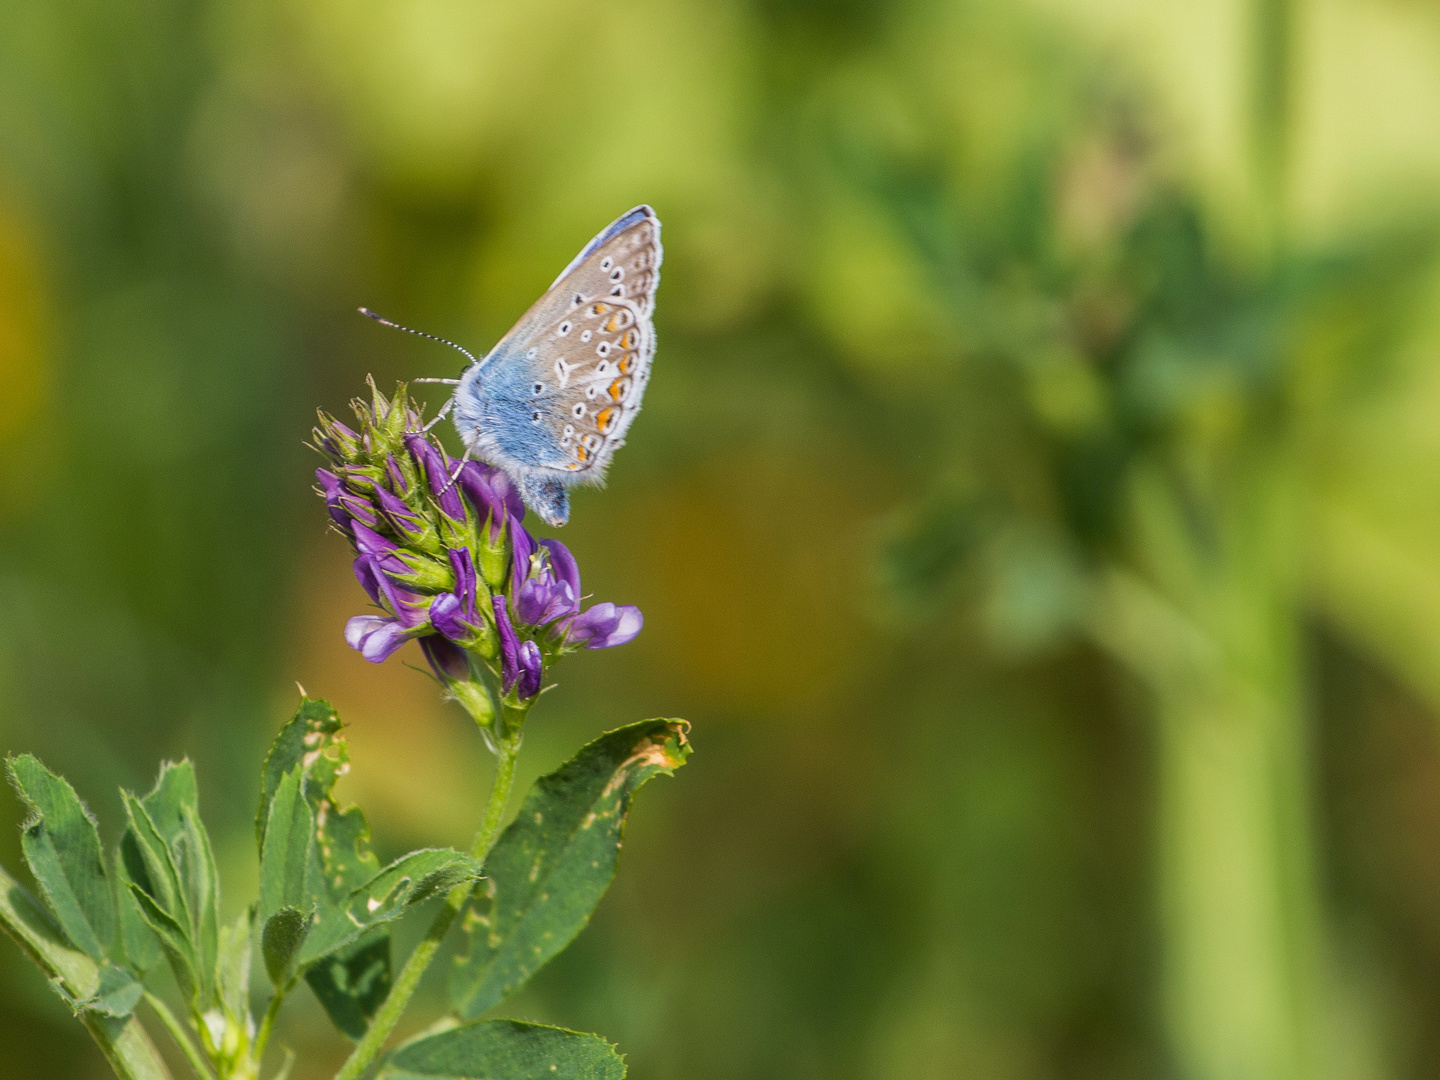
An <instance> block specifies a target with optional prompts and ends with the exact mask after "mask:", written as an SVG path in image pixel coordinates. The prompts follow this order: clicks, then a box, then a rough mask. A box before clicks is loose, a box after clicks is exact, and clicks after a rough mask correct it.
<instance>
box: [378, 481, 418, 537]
mask: <svg viewBox="0 0 1440 1080" xmlns="http://www.w3.org/2000/svg"><path fill="white" fill-rule="evenodd" d="M375 501H376V502H378V503H379V504H380V509H381V511H382V512H384V514H385V518H386V520H387V521H389V522H390V524H391V525H392V526H393V527H394V529H395V531H396V532H398V533H399V534H400V535H401V536H403V537H405V538H407V539H410V538H414V537H421V536H424V535H425V534H426V532H427V530H429V528H430V523H429V522H428V521H426V520H425V519H424V518H422V517H420V515H419V514H417V513H415V511H414V510H412V509H410V507H409V506H408V505H406V503H405V501H404V500H403V499H400V498H397V497H396V496H394V495H392V494H391V493H390V492H388V491H386V490H385V489H384V488H383V487H381V486H380V485H379V484H377V485H375Z"/></svg>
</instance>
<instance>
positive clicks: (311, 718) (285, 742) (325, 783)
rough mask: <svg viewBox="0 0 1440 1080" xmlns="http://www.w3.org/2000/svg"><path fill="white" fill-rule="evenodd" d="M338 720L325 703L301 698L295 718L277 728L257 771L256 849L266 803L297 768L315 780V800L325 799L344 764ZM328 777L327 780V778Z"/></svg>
mask: <svg viewBox="0 0 1440 1080" xmlns="http://www.w3.org/2000/svg"><path fill="white" fill-rule="evenodd" d="M341 726H342V725H341V723H340V717H339V716H337V715H336V714H335V710H334V708H333V707H331V705H330V703H329V702H328V701H324V700H322V699H320V698H309V697H307V698H301V699H300V707H299V708H298V709H297V710H296V711H295V715H294V716H293V717H291V718H290V720H289V721H288V722H287V723H286V724H285V726H284V727H283V728H281V729H280V734H278V735H276V736H275V741H274V742H273V743H271V744H270V750H269V752H268V753H267V754H266V755H265V764H264V765H263V766H262V767H261V770H260V809H259V811H258V812H257V813H256V815H255V841H256V846H257V847H261V848H263V847H264V846H265V827H266V825H267V824H268V822H269V820H270V801H271V800H272V799H273V798H274V797H275V792H276V791H277V790H278V789H279V787H280V782H281V781H282V780H283V779H284V778H285V776H286V774H288V773H290V772H291V771H292V770H294V769H295V768H296V767H297V766H304V767H306V771H307V772H309V773H311V774H312V775H313V776H314V777H315V780H316V783H315V784H314V791H315V794H316V797H328V796H329V794H330V788H331V786H332V785H333V784H334V782H335V778H336V777H337V776H338V775H340V774H341V773H342V772H343V771H344V767H345V765H346V764H347V763H348V755H347V753H346V750H345V740H344V739H341V738H338V735H339V732H340V728H341ZM327 774H328V777H327Z"/></svg>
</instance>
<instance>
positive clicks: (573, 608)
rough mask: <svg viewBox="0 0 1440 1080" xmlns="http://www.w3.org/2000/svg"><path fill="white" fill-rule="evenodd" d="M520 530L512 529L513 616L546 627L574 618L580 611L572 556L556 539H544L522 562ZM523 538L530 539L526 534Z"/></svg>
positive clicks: (578, 576)
mask: <svg viewBox="0 0 1440 1080" xmlns="http://www.w3.org/2000/svg"><path fill="white" fill-rule="evenodd" d="M523 531H524V530H519V529H517V530H516V542H515V558H514V563H513V566H512V576H511V585H510V588H511V595H512V596H514V598H515V614H516V616H517V617H518V618H519V620H520V621H521V622H522V623H525V624H526V625H527V626H547V625H549V624H550V623H552V622H554V621H555V620H556V619H561V618H564V617H565V616H566V615H574V614H575V613H576V612H577V611H579V610H580V568H579V567H578V566H576V565H575V556H573V555H571V554H570V549H569V548H567V547H566V546H565V545H564V544H562V543H561V542H560V541H559V540H548V539H547V540H541V541H540V545H539V547H538V548H532V550H531V551H529V552H526V553H524V555H523V561H522V551H521V544H520V536H519V534H520V533H521V532H523ZM525 538H526V539H527V540H530V536H529V534H528V533H526V534H525ZM530 543H531V545H533V544H534V541H533V540H530Z"/></svg>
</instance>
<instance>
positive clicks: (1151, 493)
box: [1091, 454, 1323, 1080]
mask: <svg viewBox="0 0 1440 1080" xmlns="http://www.w3.org/2000/svg"><path fill="white" fill-rule="evenodd" d="M1277 457H1280V458H1283V455H1272V456H1270V458H1269V460H1268V461H1266V456H1265V455H1263V454H1260V455H1257V460H1256V463H1255V465H1254V466H1252V467H1250V468H1247V469H1245V470H1244V471H1243V475H1242V476H1240V477H1237V478H1232V483H1231V484H1229V485H1227V487H1226V490H1225V492H1224V495H1223V496H1221V497H1220V498H1218V499H1217V500H1216V504H1215V505H1212V506H1211V507H1209V509H1210V510H1211V511H1212V512H1214V513H1215V521H1216V523H1217V526H1218V528H1217V533H1216V535H1215V536H1213V537H1209V538H1203V537H1202V536H1201V535H1199V534H1198V533H1197V530H1196V529H1195V528H1194V527H1193V525H1192V524H1191V519H1189V518H1187V515H1185V514H1184V513H1182V512H1181V508H1180V498H1179V496H1178V494H1177V492H1176V491H1175V489H1174V487H1173V486H1172V484H1171V483H1170V482H1167V480H1165V479H1163V478H1161V477H1160V476H1159V475H1158V473H1155V474H1151V475H1149V476H1142V477H1141V478H1140V482H1139V483H1138V484H1137V486H1136V490H1135V504H1134V505H1135V509H1136V516H1137V521H1138V522H1139V529H1138V532H1139V541H1140V544H1139V547H1140V559H1141V561H1142V562H1143V563H1144V564H1145V566H1144V570H1143V577H1142V576H1141V574H1136V573H1132V572H1130V571H1126V570H1113V571H1111V572H1110V573H1109V574H1108V576H1107V577H1106V578H1105V579H1104V580H1103V581H1102V583H1101V585H1100V588H1099V592H1098V595H1097V597H1096V603H1095V605H1094V607H1093V611H1092V618H1093V622H1092V624H1091V630H1092V633H1093V635H1094V637H1095V638H1096V639H1097V640H1098V641H1099V642H1100V643H1101V644H1102V645H1103V646H1104V647H1105V648H1106V649H1107V650H1108V651H1109V652H1111V653H1112V654H1113V655H1115V656H1116V657H1117V658H1119V659H1120V660H1121V661H1122V662H1123V663H1124V664H1125V665H1126V666H1127V667H1129V668H1130V669H1131V670H1132V671H1133V672H1134V673H1135V674H1136V675H1138V676H1139V677H1140V679H1141V680H1142V681H1143V682H1144V683H1145V684H1146V685H1147V686H1148V687H1149V689H1150V690H1151V692H1152V694H1153V698H1154V703H1155V708H1156V712H1157V717H1158V723H1159V740H1158V754H1159V761H1158V770H1157V772H1158V781H1159V788H1160V794H1159V810H1158V835H1157V842H1158V854H1157V863H1158V871H1159V877H1160V883H1159V895H1160V902H1161V919H1162V925H1163V931H1164V949H1165V954H1164V959H1163V963H1164V984H1165V985H1164V1004H1165V1011H1166V1021H1167V1027H1168V1031H1169V1036H1170V1041H1171V1046H1172V1048H1173V1051H1174V1053H1175V1055H1176V1058H1177V1063H1178V1065H1179V1069H1178V1072H1179V1075H1181V1076H1182V1077H1186V1078H1188V1080H1302V1078H1310V1077H1314V1076H1316V1075H1317V1069H1318V1068H1319V1065H1320V1055H1319V1054H1318V1042H1317V1040H1318V1036H1319V1033H1320V1028H1319V1010H1320V1008H1321V1006H1322V1004H1323V1000H1322V994H1321V992H1320V985H1321V983H1320V977H1321V956H1320V948H1319V943H1320V942H1321V940H1322V937H1321V927H1320V916H1319V901H1318V896H1317V883H1316V874H1315V865H1314V851H1313V844H1312V828H1311V807H1312V803H1313V800H1312V793H1311V789H1310V779H1309V778H1310V767H1309V764H1310V763H1309V747H1308V736H1307V724H1306V715H1305V707H1304V702H1303V700H1302V679H1301V656H1300V650H1299V643H1298V633H1299V619H1300V614H1299V612H1300V604H1299V597H1298V591H1299V585H1298V576H1299V571H1298V565H1299V561H1300V560H1299V558H1298V556H1297V552H1298V550H1299V547H1300V544H1299V543H1298V541H1299V539H1300V538H1301V537H1302V536H1303V534H1304V530H1303V528H1302V527H1301V523H1302V520H1303V510H1302V506H1301V498H1300V492H1301V489H1300V485H1299V483H1298V482H1297V480H1296V478H1295V473H1294V470H1293V469H1292V468H1289V467H1287V466H1286V465H1285V464H1283V463H1282V462H1281V461H1279V460H1277Z"/></svg>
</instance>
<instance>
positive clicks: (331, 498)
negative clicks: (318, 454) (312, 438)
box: [315, 469, 350, 536]
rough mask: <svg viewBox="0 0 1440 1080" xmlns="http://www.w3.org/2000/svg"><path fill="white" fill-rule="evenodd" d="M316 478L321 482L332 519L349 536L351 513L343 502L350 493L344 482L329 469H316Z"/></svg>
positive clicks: (322, 491) (321, 492)
mask: <svg viewBox="0 0 1440 1080" xmlns="http://www.w3.org/2000/svg"><path fill="white" fill-rule="evenodd" d="M315 479H316V480H318V481H319V482H320V494H321V495H323V496H325V508H326V509H327V510H329V511H330V519H331V520H332V521H334V522H335V524H336V525H338V526H340V528H341V530H342V531H344V533H345V534H346V535H347V536H348V535H349V534H350V513H349V511H347V510H346V509H345V506H344V505H343V503H342V502H341V499H343V498H344V497H345V496H346V495H348V494H349V492H347V491H346V490H345V484H344V482H343V481H342V480H341V479H340V477H338V476H336V475H335V474H334V473H333V472H331V471H330V470H329V469H316V470H315Z"/></svg>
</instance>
